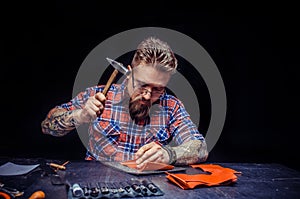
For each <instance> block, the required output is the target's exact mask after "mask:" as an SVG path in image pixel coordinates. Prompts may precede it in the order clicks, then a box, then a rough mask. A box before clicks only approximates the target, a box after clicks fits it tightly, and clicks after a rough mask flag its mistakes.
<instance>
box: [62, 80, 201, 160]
mask: <svg viewBox="0 0 300 199" xmlns="http://www.w3.org/2000/svg"><path fill="white" fill-rule="evenodd" d="M126 86H127V81H126V80H125V81H124V82H123V83H122V84H113V85H112V86H111V87H110V90H109V91H108V92H107V96H106V101H105V108H104V110H103V112H102V114H101V115H100V116H99V117H98V118H97V119H96V120H94V121H93V122H92V123H90V126H89V128H88V135H89V136H88V147H87V148H88V152H87V157H86V159H91V158H92V159H97V160H104V161H125V160H130V159H133V156H134V153H135V152H137V150H138V149H139V148H140V147H141V146H143V145H145V144H148V143H150V142H157V143H159V144H161V145H167V144H170V145H173V146H176V145H180V144H182V143H184V142H187V141H189V140H204V137H203V136H202V134H201V133H199V131H198V129H197V127H196V126H195V124H194V123H193V122H192V120H191V118H190V115H189V114H188V113H187V111H186V109H185V108H184V106H183V104H182V102H181V101H180V100H178V99H177V98H176V97H174V96H172V95H169V94H167V93H164V94H163V95H162V96H161V97H160V98H159V100H158V101H157V103H155V104H153V105H152V108H151V111H150V114H149V117H148V118H146V119H145V120H143V121H139V122H138V123H136V122H135V121H134V120H132V119H131V117H130V114H129V105H128V104H129V95H128V93H127V88H126ZM103 89H104V86H95V87H90V88H87V89H86V90H85V91H83V92H81V93H79V94H78V95H77V96H76V97H74V98H73V99H72V100H71V101H70V102H68V103H65V104H62V105H61V106H59V107H60V108H64V109H67V110H76V109H80V108H82V107H83V106H84V104H85V102H86V101H87V100H88V98H89V97H90V96H93V95H95V93H97V92H102V90H103Z"/></svg>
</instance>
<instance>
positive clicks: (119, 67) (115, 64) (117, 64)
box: [106, 57, 130, 76]
mask: <svg viewBox="0 0 300 199" xmlns="http://www.w3.org/2000/svg"><path fill="white" fill-rule="evenodd" d="M106 60H107V61H108V62H109V63H110V65H112V66H113V67H114V68H115V69H116V70H118V71H119V72H121V73H122V74H124V75H126V76H127V75H128V74H129V73H130V71H129V70H128V69H127V68H125V67H124V66H123V64H122V63H120V62H117V61H115V60H113V59H110V58H108V57H107V58H106Z"/></svg>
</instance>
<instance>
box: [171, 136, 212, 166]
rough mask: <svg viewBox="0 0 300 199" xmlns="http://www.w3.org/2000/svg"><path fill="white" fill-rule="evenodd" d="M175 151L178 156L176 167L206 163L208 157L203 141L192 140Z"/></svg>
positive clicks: (175, 148)
mask: <svg viewBox="0 0 300 199" xmlns="http://www.w3.org/2000/svg"><path fill="white" fill-rule="evenodd" d="M173 149H174V150H175V152H176V155H177V160H176V165H189V164H195V163H200V162H204V161H206V159H207V156H208V152H207V146H206V143H205V141H201V140H191V141H188V142H186V143H183V144H181V145H180V146H177V147H173Z"/></svg>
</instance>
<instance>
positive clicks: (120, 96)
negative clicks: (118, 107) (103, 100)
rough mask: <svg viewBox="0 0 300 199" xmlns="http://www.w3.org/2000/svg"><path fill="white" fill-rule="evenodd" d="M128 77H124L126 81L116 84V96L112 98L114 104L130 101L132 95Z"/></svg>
mask: <svg viewBox="0 0 300 199" xmlns="http://www.w3.org/2000/svg"><path fill="white" fill-rule="evenodd" d="M127 84H128V79H127V78H126V79H124V81H123V82H122V83H121V84H120V85H118V86H116V90H115V94H114V98H113V99H112V104H119V103H122V102H126V100H127V102H129V99H130V96H129V94H128V90H127Z"/></svg>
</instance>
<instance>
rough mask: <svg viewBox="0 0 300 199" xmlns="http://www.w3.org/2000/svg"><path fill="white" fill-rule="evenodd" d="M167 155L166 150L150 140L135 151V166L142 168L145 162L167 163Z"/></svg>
mask: <svg viewBox="0 0 300 199" xmlns="http://www.w3.org/2000/svg"><path fill="white" fill-rule="evenodd" d="M167 156H168V154H167V152H166V151H165V150H163V148H162V147H161V146H160V145H159V144H157V143H155V142H151V143H149V144H146V145H144V146H143V147H141V148H140V149H139V150H138V152H137V153H136V163H137V168H138V169H139V168H142V167H143V166H144V164H145V163H147V162H161V163H167V162H168V161H167Z"/></svg>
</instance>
